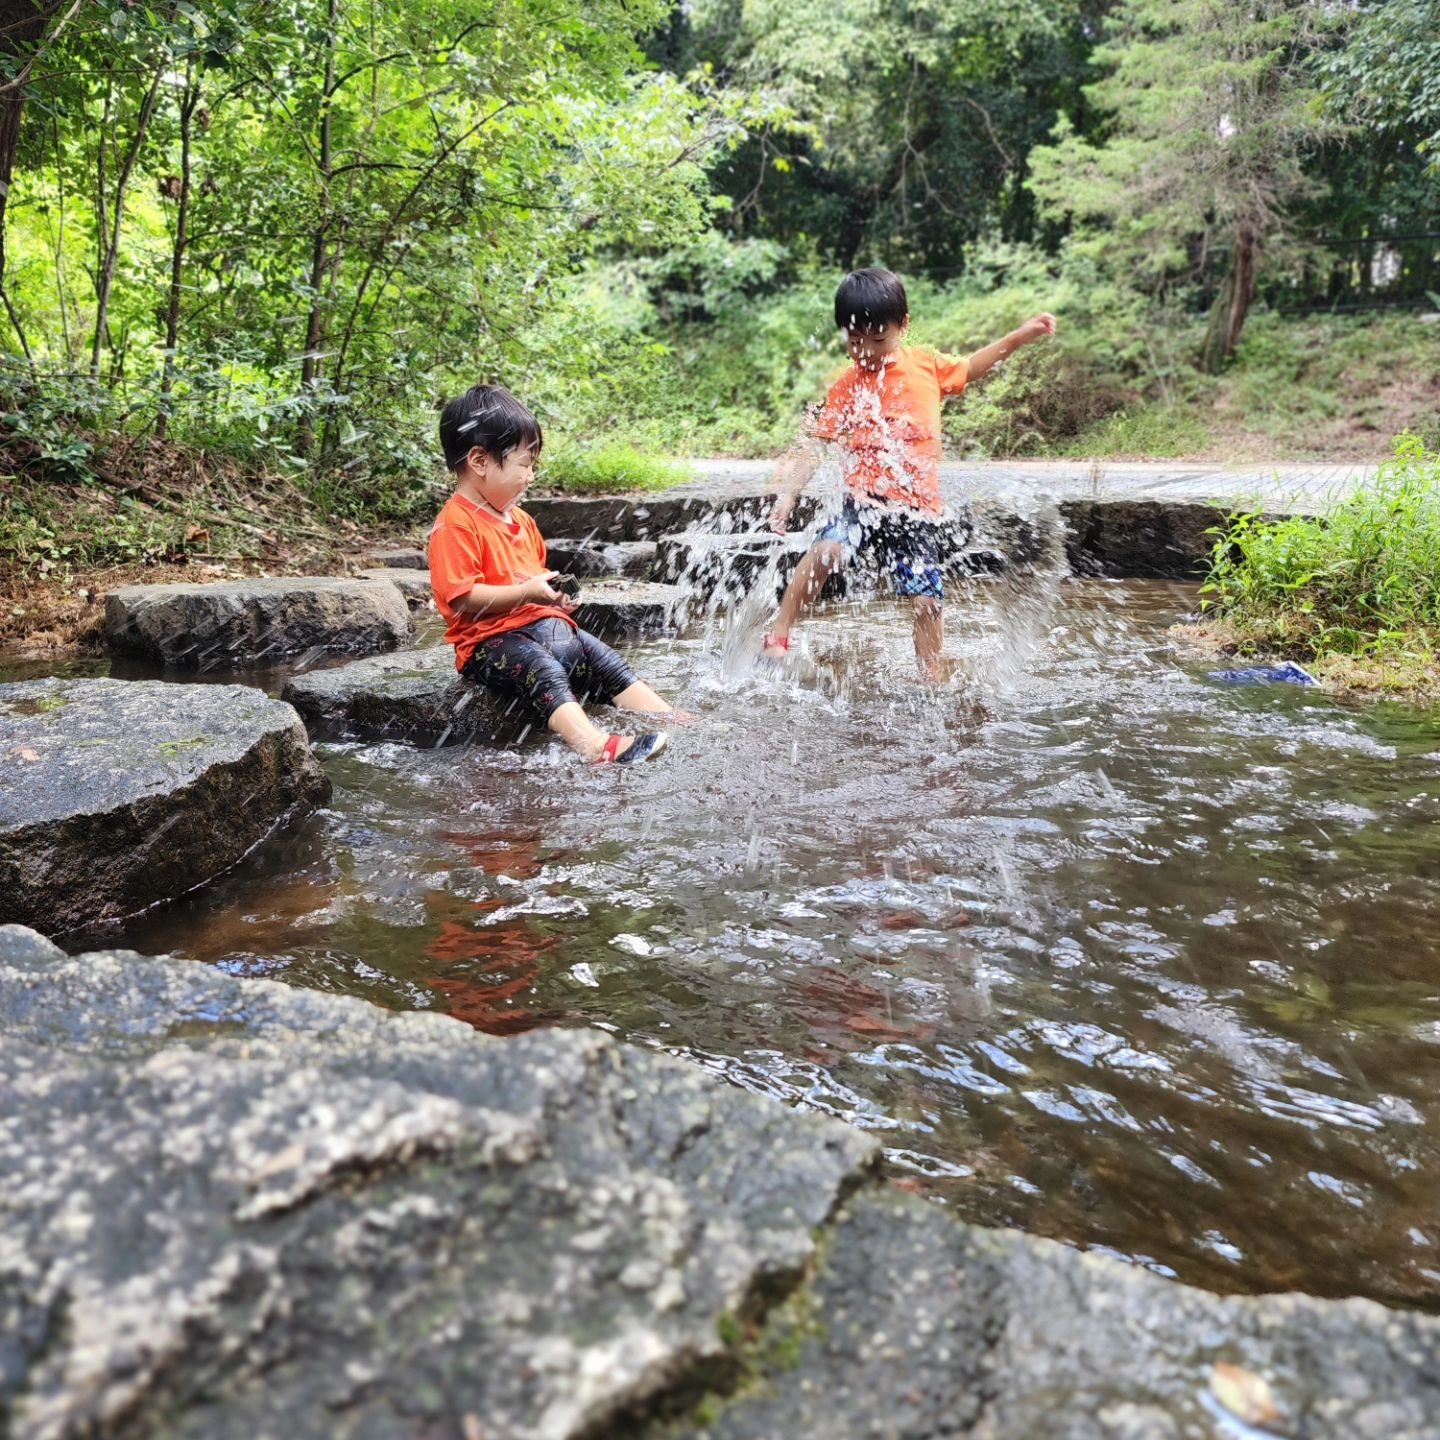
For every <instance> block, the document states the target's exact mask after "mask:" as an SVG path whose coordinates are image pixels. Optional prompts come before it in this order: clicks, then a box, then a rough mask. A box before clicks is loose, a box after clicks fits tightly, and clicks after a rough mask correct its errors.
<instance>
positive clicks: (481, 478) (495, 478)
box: [470, 445, 535, 510]
mask: <svg viewBox="0 0 1440 1440" xmlns="http://www.w3.org/2000/svg"><path fill="white" fill-rule="evenodd" d="M470 465H471V467H472V471H478V472H479V473H478V474H476V475H475V480H476V488H477V489H478V490H479V491H480V497H481V499H483V500H484V501H486V502H487V503H488V504H490V505H493V506H494V507H495V508H496V509H497V510H507V509H509V507H510V506H511V505H513V504H514V503H515V502H516V501H517V500H518V499H519V498H520V497H521V496H522V495H523V494H524V493H525V491H526V490H527V489H528V488H529V486H530V482H531V481H532V480H533V479H534V478H535V451H534V450H533V449H532V448H531V447H530V446H529V445H518V446H516V448H515V449H514V450H512V451H511V452H510V453H509V454H508V455H507V456H506V457H505V458H504V459H503V460H497V459H496V458H495V457H494V456H493V455H491V454H490V453H489V452H488V451H485V450H481V449H480V448H479V447H478V446H477V447H476V448H475V449H474V450H472V451H471V452H470Z"/></svg>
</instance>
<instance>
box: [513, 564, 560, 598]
mask: <svg viewBox="0 0 1440 1440" xmlns="http://www.w3.org/2000/svg"><path fill="white" fill-rule="evenodd" d="M559 573H560V572H559V571H558V570H546V571H545V572H544V573H543V574H540V575H532V576H531V577H530V578H529V579H528V580H527V581H526V582H525V583H524V584H523V585H522V586H521V587H520V600H521V603H522V604H528V605H559V604H560V603H561V602H562V601H563V600H564V599H565V597H564V596H563V595H562V594H561V593H560V592H559V591H558V590H557V589H555V587H554V586H553V585H551V583H550V577H551V576H552V575H558V574H559Z"/></svg>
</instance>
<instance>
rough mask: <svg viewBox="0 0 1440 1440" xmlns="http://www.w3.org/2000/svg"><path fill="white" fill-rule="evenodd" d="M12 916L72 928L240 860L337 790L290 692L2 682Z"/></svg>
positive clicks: (2, 902)
mask: <svg viewBox="0 0 1440 1440" xmlns="http://www.w3.org/2000/svg"><path fill="white" fill-rule="evenodd" d="M0 764H3V766H4V770H5V773H6V775H7V777H8V781H7V783H5V784H3V785H0V919H3V920H5V921H23V922H24V923H25V924H28V925H33V926H35V927H36V928H38V929H40V930H43V931H45V932H46V933H47V934H61V933H63V932H66V931H69V930H74V929H77V928H81V927H89V926H94V925H99V924H105V923H110V922H114V921H118V920H120V919H122V918H124V917H127V916H130V915H135V914H137V913H139V912H140V911H142V910H145V909H147V908H148V907H149V906H151V905H154V904H158V903H159V902H161V901H164V900H169V899H173V898H174V897H175V896H177V895H180V894H183V893H184V892H185V891H186V890H189V889H191V888H192V887H194V886H195V885H199V884H201V883H203V882H204V881H206V880H209V879H211V878H213V877H214V876H216V875H218V874H220V873H221V872H222V871H223V870H226V869H228V868H229V867H230V866H231V865H233V864H234V863H235V862H236V861H237V860H239V859H240V858H241V857H242V856H244V855H245V853H246V852H247V851H249V850H250V849H251V848H252V847H253V846H254V845H255V844H257V843H258V842H259V841H260V840H262V839H264V837H265V836H266V835H268V834H270V833H271V831H273V830H275V829H276V828H278V827H279V826H281V825H283V824H285V823H286V822H287V821H289V820H291V819H294V818H296V817H297V816H300V815H303V814H306V813H308V812H309V811H310V810H312V809H314V808H315V806H317V805H321V804H323V803H325V801H326V800H328V799H329V796H330V782H329V781H328V780H327V779H326V778H325V774H324V772H323V771H322V770H321V768H320V765H319V763H318V762H317V761H316V759H315V757H314V756H313V755H312V754H311V753H310V746H309V742H308V741H307V739H306V735H305V730H304V727H303V726H302V725H301V723H300V720H299V717H298V716H297V715H296V713H295V711H294V710H292V709H291V708H290V707H289V706H288V705H284V704H281V703H279V702H278V701H275V700H271V699H270V698H269V697H268V696H266V695H265V694H264V693H263V692H262V691H260V690H255V689H251V688H249V687H247V686H242V685H184V686H181V685H170V684H165V683H162V682H159V681H147V682H132V681H123V680H80V679H76V680H59V679H50V680H30V681H25V682H23V683H20V684H13V685H0Z"/></svg>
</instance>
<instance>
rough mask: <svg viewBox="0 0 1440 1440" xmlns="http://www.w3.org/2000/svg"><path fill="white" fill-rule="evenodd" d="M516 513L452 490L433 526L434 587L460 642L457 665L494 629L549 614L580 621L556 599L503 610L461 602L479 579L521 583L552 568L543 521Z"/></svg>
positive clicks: (453, 639) (449, 630) (451, 633)
mask: <svg viewBox="0 0 1440 1440" xmlns="http://www.w3.org/2000/svg"><path fill="white" fill-rule="evenodd" d="M510 514H511V516H512V517H513V520H512V523H511V524H509V525H507V524H506V523H505V522H504V521H503V520H499V519H497V518H496V517H495V516H494V515H491V514H489V513H488V512H487V511H485V510H482V509H481V508H480V507H479V506H478V505H476V504H474V503H473V502H472V501H470V500H467V499H466V498H465V497H464V496H463V495H452V496H451V497H450V498H449V500H447V501H446V502H445V507H444V509H442V510H441V511H440V514H439V515H438V516H437V517H436V519H435V524H434V526H433V528H432V529H431V531H430V588H431V589H432V590H433V591H434V592H435V605H436V608H437V609H438V610H439V611H440V613H441V614H442V615H443V616H444V617H445V639H446V640H447V641H448V642H449V643H450V644H451V645H453V646H454V647H455V668H456V669H457V670H463V669H464V668H465V666H466V664H467V663H468V661H469V659H470V657H471V656H472V655H473V654H474V653H475V647H476V646H477V645H479V644H480V642H481V641H482V640H488V639H489V638H490V637H491V636H492V635H501V634H503V633H504V632H505V631H506V630H518V629H520V627H521V626H522V625H533V624H534V623H535V621H537V620H543V619H544V618H545V617H546V616H547V615H554V616H556V617H557V618H559V619H561V620H565V621H568V622H569V623H570V624H571V625H574V623H575V622H574V621H573V620H571V619H570V616H569V615H568V614H567V613H566V612H565V611H564V610H562V609H560V608H559V607H558V606H556V605H520V606H517V607H516V608H515V609H514V610H506V611H504V612H503V613H501V614H498V615H467V614H465V613H464V611H461V610H457V609H456V608H455V602H456V601H457V600H458V599H459V598H460V597H461V596H462V595H468V594H469V593H470V591H471V589H472V588H473V587H474V586H476V585H518V584H520V583H521V582H522V581H525V580H529V579H530V578H531V577H532V576H535V575H543V574H544V573H545V571H546V570H548V569H549V568H550V567H549V566H548V565H546V563H545V542H544V541H543V540H542V539H541V538H540V528H539V526H537V525H536V524H535V522H534V521H533V520H532V519H531V518H530V517H529V516H528V515H527V514H526V513H525V512H524V511H523V510H521V509H518V508H516V507H513V506H512V507H511V510H510Z"/></svg>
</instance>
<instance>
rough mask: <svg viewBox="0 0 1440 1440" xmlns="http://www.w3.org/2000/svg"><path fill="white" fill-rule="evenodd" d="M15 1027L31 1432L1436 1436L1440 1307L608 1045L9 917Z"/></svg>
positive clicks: (6, 1236) (14, 1150)
mask: <svg viewBox="0 0 1440 1440" xmlns="http://www.w3.org/2000/svg"><path fill="white" fill-rule="evenodd" d="M0 1034H3V1035H4V1037H5V1043H4V1045H3V1046H0V1170H3V1172H4V1173H5V1175H6V1176H7V1183H6V1185H5V1186H4V1187H3V1188H0V1222H3V1223H0V1336H3V1343H0V1361H3V1364H0V1421H4V1420H7V1419H8V1423H9V1426H10V1429H9V1433H13V1434H15V1435H16V1436H19V1437H25V1440H49V1437H60V1436H72V1435H73V1436H79V1435H90V1436H139V1435H145V1436H147V1437H148V1436H153V1437H201V1436H205V1437H218V1440H229V1437H235V1440H240V1437H246V1440H248V1437H252V1436H255V1435H267V1434H281V1433H283V1434H286V1435H289V1436H292V1437H295V1440H308V1437H311V1436H315V1437H322V1436H323V1437H341V1440H344V1437H351V1436H354V1437H369V1436H376V1437H380V1436H390V1435H426V1436H428V1435H434V1436H437V1437H438V1436H445V1437H450V1436H454V1437H459V1440H468V1437H470V1436H474V1435H485V1436H491V1435H497V1436H514V1437H532V1436H533V1437H537V1440H564V1437H571V1436H576V1437H585V1436H616V1437H618V1436H626V1437H633V1436H637V1435H642V1434H643V1435H644V1436H646V1437H647V1440H660V1437H665V1440H680V1437H685V1440H701V1437H706V1440H792V1437H801V1436H804V1437H809V1436H826V1437H831V1436H833V1437H838V1440H848V1437H855V1440H859V1437H867V1440H869V1437H887V1440H912V1437H913V1440H920V1437H933V1436H940V1435H951V1436H959V1437H974V1440H981V1437H984V1440H1035V1437H1040V1436H1044V1437H1046V1440H1052V1437H1054V1440H1070V1437H1073V1440H1089V1437H1114V1440H1181V1437H1192V1436H1197V1437H1198V1436H1212V1435H1215V1436H1219V1435H1224V1436H1233V1437H1239V1440H1256V1437H1264V1436H1274V1437H1281V1436H1284V1437H1292V1440H1298V1437H1301V1436H1304V1437H1307V1440H1323V1437H1335V1440H1339V1437H1342V1436H1343V1437H1353V1440H1419V1437H1430V1436H1434V1435H1436V1434H1437V1432H1440V1426H1437V1422H1436V1420H1435V1418H1434V1417H1435V1414H1436V1401H1437V1398H1440V1379H1437V1376H1440V1321H1437V1320H1435V1319H1434V1318H1431V1317H1427V1316H1423V1315H1417V1314H1413V1313H1407V1312H1397V1311H1390V1310H1386V1309H1384V1308H1383V1307H1381V1306H1379V1305H1377V1304H1375V1303H1373V1302H1370V1301H1358V1300H1357V1301H1321V1300H1312V1299H1308V1298H1305V1297H1300V1296H1274V1297H1267V1298H1261V1299H1236V1298H1225V1297H1219V1296H1215V1295H1210V1294H1207V1293H1205V1292H1202V1291H1198V1290H1193V1289H1190V1288H1188V1287H1185V1286H1181V1285H1178V1284H1175V1283H1174V1282H1171V1281H1167V1280H1164V1279H1162V1278H1160V1277H1158V1276H1154V1275H1151V1274H1149V1273H1148V1272H1146V1271H1144V1270H1141V1269H1138V1268H1135V1267H1130V1266H1125V1265H1122V1264H1119V1263H1118V1262H1115V1261H1112V1260H1109V1259H1107V1258H1103V1257H1099V1256H1088V1255H1083V1254H1080V1253H1078V1252H1076V1251H1074V1250H1071V1249H1069V1248H1067V1247H1065V1246H1061V1245H1058V1244H1055V1243H1053V1242H1050V1241H1044V1240H1034V1239H1030V1238H1028V1237H1025V1236H1023V1235H1020V1234H1018V1233H1016V1232H1012V1231H989V1230H984V1229H980V1228H978V1227H975V1226H969V1225H965V1224H961V1223H959V1222H957V1221H956V1220H954V1218H953V1217H952V1216H951V1215H949V1214H948V1213H947V1212H946V1211H944V1210H942V1209H939V1208H937V1207H935V1206H933V1205H930V1204H925V1203H922V1202H920V1201H918V1200H915V1199H913V1198H911V1197H909V1196H904V1195H901V1194H898V1193H897V1192H896V1191H895V1190H894V1189H892V1188H888V1187H886V1188H882V1187H881V1186H880V1185H878V1184H876V1183H874V1182H872V1181H871V1180H870V1179H869V1169H870V1166H871V1164H872V1162H873V1160H874V1157H875V1153H876V1150H875V1145H874V1142H873V1141H872V1140H870V1139H869V1138H867V1137H865V1136H863V1135H862V1134H861V1133H860V1132H858V1131H854V1130H851V1129H848V1128H847V1127H845V1126H842V1125H840V1124H838V1123H836V1122H832V1121H829V1120H824V1119H820V1118H816V1117H808V1116H805V1115H802V1114H798V1113H796V1112H794V1111H792V1110H789V1109H786V1108H784V1107H782V1106H780V1105H778V1104H775V1103H773V1102H771V1101H769V1100H766V1099H762V1098H760V1097H756V1096H752V1095H750V1094H748V1093H746V1092H743V1091H740V1090H738V1089H732V1088H729V1087H727V1086H725V1085H723V1084H721V1083H720V1082H719V1081H717V1080H715V1079H713V1078H712V1077H710V1076H708V1075H706V1074H705V1073H704V1072H703V1071H701V1070H700V1069H698V1068H695V1067H691V1066H687V1065H685V1064H683V1063H681V1062H678V1061H674V1060H671V1059H668V1058H665V1057H662V1056H659V1055H656V1054H654V1053H651V1052H648V1051H644V1050H640V1049H636V1048H634V1047H631V1046H625V1045H619V1044H616V1043H615V1042H614V1041H613V1040H611V1039H610V1038H609V1037H607V1036H605V1035H603V1034H600V1033H598V1032H594V1031H565V1030H550V1031H537V1032H532V1033H529V1034H527V1035H524V1036H522V1037H518V1038H515V1039H511V1040H498V1039H494V1038H491V1037H487V1036H483V1035H480V1034H477V1033H476V1032H474V1031H471V1030H469V1029H468V1028H467V1027H465V1026H463V1025H461V1024H460V1023H459V1022H457V1021H454V1020H450V1019H448V1018H444V1017H441V1016H436V1015H431V1014H425V1013H414V1012H412V1013H406V1014H392V1013H390V1012H386V1011H383V1010H380V1009H378V1008H376V1007H373V1006H370V1005H368V1004H366V1003H365V1002H363V1001H360V1000H355V999H350V998H346V997H340V996H334V995H329V994H324V993H321V992H316V991H307V990H299V989H293V988H290V987H288V986H285V985H282V984H279V983H276V982H271V981H266V980H254V979H241V978H237V977H234V976H230V975H227V974H225V973H223V972H221V971H217V970H214V969H210V968H208V967H203V966H200V965H196V964H193V963H188V962H183V961H175V960H170V959H166V958H158V959H155V958H143V957H140V956H137V955H133V954H129V953H124V952H114V951H101V952H97V953H92V954H87V955H81V956H76V957H73V958H71V957H67V956H65V955H64V954H63V953H62V952H60V951H59V950H58V949H56V948H55V947H54V946H52V945H50V944H48V943H47V942H45V941H44V940H42V939H41V938H40V937H39V936H37V935H35V934H34V933H33V932H31V931H27V930H24V929H22V928H20V927H15V926H10V927H4V928H0ZM847 1195H848V1197H849V1198H848V1199H847V1198H846V1197H847ZM7 1410H8V1416H7ZM655 1415H662V1416H663V1415H668V1416H670V1417H672V1418H667V1419H649V1420H648V1421H647V1419H646V1417H647V1416H655Z"/></svg>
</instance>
